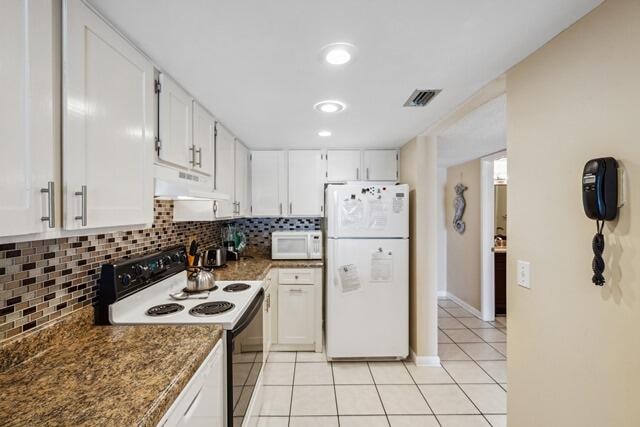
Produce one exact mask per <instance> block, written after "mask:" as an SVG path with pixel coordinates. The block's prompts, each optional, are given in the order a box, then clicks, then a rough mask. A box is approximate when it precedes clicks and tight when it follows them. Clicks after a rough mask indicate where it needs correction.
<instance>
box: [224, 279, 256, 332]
mask: <svg viewBox="0 0 640 427" xmlns="http://www.w3.org/2000/svg"><path fill="white" fill-rule="evenodd" d="M263 301H264V289H260V291H259V292H258V295H256V296H255V298H254V299H253V301H252V302H251V305H250V306H249V308H248V309H247V311H246V312H245V313H244V315H243V316H242V317H241V318H240V320H239V321H238V324H237V325H236V326H235V327H234V328H233V329H232V330H231V331H230V332H231V336H232V337H237V336H238V335H240V334H241V333H242V331H244V330H245V328H246V327H247V326H249V324H250V323H251V321H252V320H253V318H254V317H255V316H256V314H257V313H258V312H259V313H262V308H261V306H262V302H263Z"/></svg>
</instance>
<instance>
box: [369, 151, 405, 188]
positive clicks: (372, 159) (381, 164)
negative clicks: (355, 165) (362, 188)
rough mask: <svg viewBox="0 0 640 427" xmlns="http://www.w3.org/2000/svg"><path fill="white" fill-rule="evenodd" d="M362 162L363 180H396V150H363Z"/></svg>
mask: <svg viewBox="0 0 640 427" xmlns="http://www.w3.org/2000/svg"><path fill="white" fill-rule="evenodd" d="M362 160H363V167H364V179H365V180H367V181H397V180H398V150H365V151H364V154H363V156H362Z"/></svg>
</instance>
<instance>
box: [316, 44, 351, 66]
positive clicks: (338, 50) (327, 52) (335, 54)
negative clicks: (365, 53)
mask: <svg viewBox="0 0 640 427" xmlns="http://www.w3.org/2000/svg"><path fill="white" fill-rule="evenodd" d="M321 52H322V58H323V59H324V60H325V61H326V62H328V63H329V64H331V65H344V64H346V63H347V62H349V61H351V59H352V58H353V54H354V52H355V46H353V45H352V44H349V43H331V44H329V45H326V46H325V47H323V48H322V51H321Z"/></svg>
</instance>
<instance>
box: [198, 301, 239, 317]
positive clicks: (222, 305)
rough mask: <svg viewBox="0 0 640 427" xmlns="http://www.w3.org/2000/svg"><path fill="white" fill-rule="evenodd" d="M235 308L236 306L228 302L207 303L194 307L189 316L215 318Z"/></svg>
mask: <svg viewBox="0 0 640 427" xmlns="http://www.w3.org/2000/svg"><path fill="white" fill-rule="evenodd" d="M234 307H235V304H233V303H230V302H228V301H213V302H205V303H202V304H198V305H196V306H195V307H193V308H192V309H191V310H189V314H191V315H193V316H199V317H205V316H213V315H215V314H221V313H224V312H227V311H229V310H232V309H233V308H234Z"/></svg>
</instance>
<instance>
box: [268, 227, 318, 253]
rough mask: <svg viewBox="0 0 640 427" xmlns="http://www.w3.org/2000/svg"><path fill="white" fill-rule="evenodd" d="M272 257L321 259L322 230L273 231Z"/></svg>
mask: <svg viewBox="0 0 640 427" xmlns="http://www.w3.org/2000/svg"><path fill="white" fill-rule="evenodd" d="M271 258H272V259H322V231H274V232H273V233H271Z"/></svg>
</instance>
